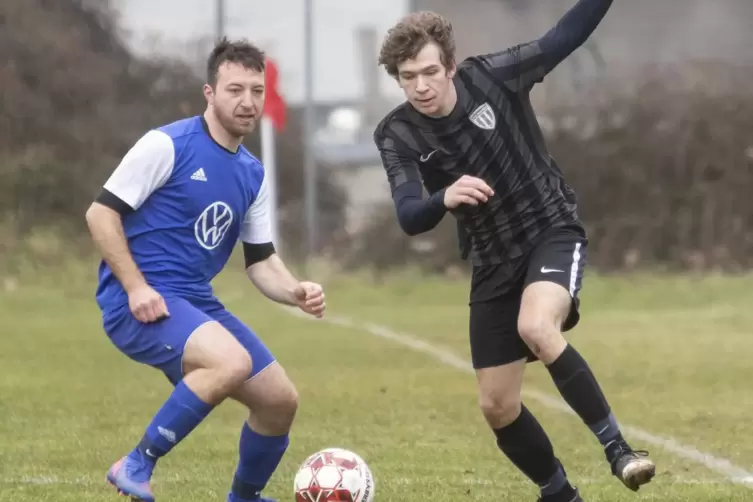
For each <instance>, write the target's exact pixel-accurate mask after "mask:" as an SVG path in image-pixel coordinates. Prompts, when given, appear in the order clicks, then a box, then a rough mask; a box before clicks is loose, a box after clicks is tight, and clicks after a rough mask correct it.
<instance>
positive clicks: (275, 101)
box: [264, 58, 286, 131]
mask: <svg viewBox="0 0 753 502" xmlns="http://www.w3.org/2000/svg"><path fill="white" fill-rule="evenodd" d="M278 75H279V74H278V71H277V64H275V62H274V61H273V60H271V59H269V58H267V61H266V70H265V78H266V82H265V86H266V91H265V92H266V96H265V100H264V115H266V116H267V117H269V118H270V120H271V121H272V124H273V125H274V127H275V129H277V130H278V131H281V130H283V129H284V128H285V119H286V113H285V100H283V99H282V96H280V93H279V89H278V87H277V86H278V84H277V80H278Z"/></svg>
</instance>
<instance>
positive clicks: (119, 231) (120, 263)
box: [86, 131, 175, 292]
mask: <svg viewBox="0 0 753 502" xmlns="http://www.w3.org/2000/svg"><path fill="white" fill-rule="evenodd" d="M174 160H175V149H174V146H173V142H172V139H170V137H169V136H167V135H166V134H164V133H162V132H159V131H149V132H148V133H146V134H145V135H144V136H142V137H141V138H140V139H139V140H138V141H137V142H136V144H135V145H134V146H133V147H132V148H131V149H130V150H129V151H128V153H126V155H125V156H124V157H123V159H122V160H121V162H120V164H119V165H118V167H117V168H116V169H115V170H114V171H113V173H112V175H111V176H110V178H109V179H108V180H107V182H106V183H105V185H104V187H103V189H102V192H101V193H100V194H99V196H98V197H97V199H96V200H95V202H94V203H93V204H92V205H91V206H90V207H89V209H88V210H87V211H86V222H87V224H88V227H89V232H90V233H91V236H92V239H93V241H94V243H95V245H96V246H97V249H98V250H99V251H100V253H101V254H102V258H103V259H104V261H105V262H106V263H107V265H109V267H110V268H111V269H112V271H113V273H114V274H115V276H116V277H117V278H118V280H119V281H120V283H121V285H122V286H123V288H124V289H125V290H126V291H127V292H130V291H133V290H134V289H136V288H138V287H140V286H143V285H145V284H146V281H145V280H144V277H143V276H142V275H141V272H140V271H139V269H138V267H137V266H136V263H135V262H134V260H133V257H132V256H131V252H130V250H129V249H128V243H127V241H126V237H125V232H124V230H123V223H122V218H123V217H124V216H126V215H128V214H129V213H131V212H133V211H135V210H137V209H138V208H139V207H141V205H142V204H143V203H144V201H146V199H147V198H148V197H149V196H150V195H151V194H152V192H154V191H155V190H156V189H157V188H159V187H160V186H162V185H163V184H164V183H165V181H167V179H168V178H169V177H170V174H171V173H172V169H173V163H174Z"/></svg>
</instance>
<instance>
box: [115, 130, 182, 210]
mask: <svg viewBox="0 0 753 502" xmlns="http://www.w3.org/2000/svg"><path fill="white" fill-rule="evenodd" d="M174 164H175V146H174V144H173V140H172V138H170V136H168V135H167V134H165V133H163V132H161V131H157V130H152V131H149V132H148V133H146V134H145V135H143V136H142V137H141V138H140V139H139V140H138V141H137V142H136V143H135V144H134V145H133V147H131V149H130V150H128V152H127V153H126V154H125V156H124V157H123V159H122V160H121V161H120V164H119V165H118V167H116V168H115V170H114V171H113V173H112V174H111V175H110V178H109V179H108V180H107V181H106V182H105V185H104V189H105V190H107V191H108V192H110V193H112V194H113V195H115V196H116V197H118V198H119V199H121V200H122V201H123V202H125V203H126V204H128V205H129V206H130V207H131V208H132V209H134V210H136V209H138V208H139V207H140V206H141V205H142V204H143V203H144V202H145V201H146V199H147V198H148V197H149V196H150V195H151V194H152V193H153V192H154V191H155V190H157V189H158V188H159V187H161V186H162V185H164V184H165V182H166V181H167V180H168V179H169V178H170V175H171V174H172V172H173V167H174Z"/></svg>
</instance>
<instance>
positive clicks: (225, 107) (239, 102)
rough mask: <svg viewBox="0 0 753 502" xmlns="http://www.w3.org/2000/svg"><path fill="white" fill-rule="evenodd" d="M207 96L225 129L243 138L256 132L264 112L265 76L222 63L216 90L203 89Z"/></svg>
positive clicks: (237, 65)
mask: <svg viewBox="0 0 753 502" xmlns="http://www.w3.org/2000/svg"><path fill="white" fill-rule="evenodd" d="M204 95H205V97H206V98H207V102H208V103H209V104H210V105H212V109H213V110H214V113H215V116H216V117H217V119H218V121H219V123H220V124H221V125H222V127H224V128H225V130H226V131H227V132H228V133H230V134H231V135H232V136H234V137H237V138H240V137H242V136H245V135H247V134H249V133H250V132H251V131H253V130H254V126H255V125H256V121H257V120H259V119H260V118H261V115H262V113H263V111H264V73H263V72H258V71H256V70H251V69H248V68H246V67H244V66H243V65H240V64H237V63H227V62H226V63H223V64H222V65H220V67H219V70H218V72H217V83H216V84H215V86H214V89H212V87H211V86H209V85H206V86H204Z"/></svg>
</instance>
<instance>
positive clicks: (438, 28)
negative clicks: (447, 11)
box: [379, 11, 455, 78]
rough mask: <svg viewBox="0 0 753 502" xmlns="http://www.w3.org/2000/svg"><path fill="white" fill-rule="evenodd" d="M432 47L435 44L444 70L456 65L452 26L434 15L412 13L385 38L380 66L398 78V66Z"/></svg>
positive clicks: (423, 12) (424, 12)
mask: <svg viewBox="0 0 753 502" xmlns="http://www.w3.org/2000/svg"><path fill="white" fill-rule="evenodd" d="M429 43H435V44H437V46H438V47H439V52H440V56H441V60H442V64H444V66H445V68H450V67H451V66H452V65H453V64H454V63H455V36H454V33H453V30H452V24H451V23H450V22H449V21H448V20H447V19H445V18H444V17H442V16H441V15H439V14H437V13H435V12H428V11H422V12H413V13H411V14H408V15H407V16H405V17H403V18H402V19H401V20H400V21H399V22H398V23H397V24H396V25H395V26H393V27H392V28H391V29H390V30H389V31H388V32H387V35H386V36H385V37H384V42H383V43H382V49H381V51H380V54H379V64H380V65H384V67H385V69H386V70H387V73H388V74H389V75H390V76H392V77H395V78H397V66H398V65H399V64H400V63H402V62H403V61H406V60H408V59H413V58H415V57H416V56H417V55H418V53H419V52H421V50H422V49H423V48H424V47H425V46H426V45H427V44H429Z"/></svg>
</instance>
